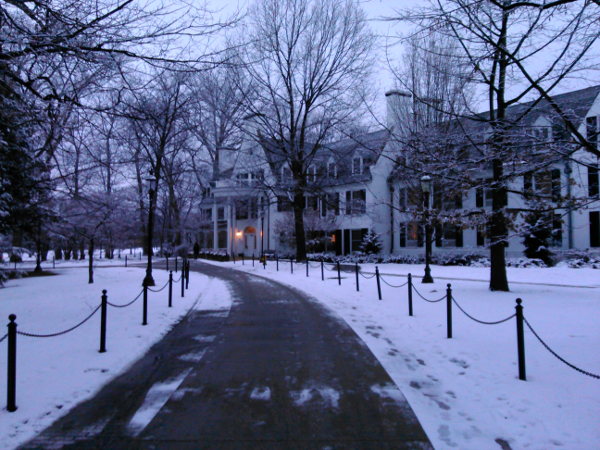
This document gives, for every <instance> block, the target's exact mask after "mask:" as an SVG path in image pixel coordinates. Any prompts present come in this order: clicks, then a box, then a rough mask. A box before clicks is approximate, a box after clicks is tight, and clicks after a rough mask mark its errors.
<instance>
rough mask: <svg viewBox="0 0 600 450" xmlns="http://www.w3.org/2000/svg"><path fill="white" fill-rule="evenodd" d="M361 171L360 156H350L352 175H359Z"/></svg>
mask: <svg viewBox="0 0 600 450" xmlns="http://www.w3.org/2000/svg"><path fill="white" fill-rule="evenodd" d="M361 173H362V158H360V157H358V158H352V175H360V174H361Z"/></svg>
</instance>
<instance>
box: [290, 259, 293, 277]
mask: <svg viewBox="0 0 600 450" xmlns="http://www.w3.org/2000/svg"><path fill="white" fill-rule="evenodd" d="M290 269H291V270H292V274H293V273H294V258H290Z"/></svg>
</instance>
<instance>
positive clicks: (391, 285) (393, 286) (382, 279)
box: [379, 274, 408, 288]
mask: <svg viewBox="0 0 600 450" xmlns="http://www.w3.org/2000/svg"><path fill="white" fill-rule="evenodd" d="M379 279H380V280H381V281H383V282H384V283H385V284H387V285H388V286H389V287H392V288H401V287H404V286H406V285H407V284H408V281H407V282H406V283H403V284H400V285H398V286H396V285H394V284H390V283H388V282H387V281H385V279H384V278H383V276H382V275H381V274H379Z"/></svg>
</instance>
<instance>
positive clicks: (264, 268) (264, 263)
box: [262, 252, 267, 270]
mask: <svg viewBox="0 0 600 450" xmlns="http://www.w3.org/2000/svg"><path fill="white" fill-rule="evenodd" d="M262 258H263V270H267V255H265V252H263V255H262Z"/></svg>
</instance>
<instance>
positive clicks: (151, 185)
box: [142, 170, 157, 286]
mask: <svg viewBox="0 0 600 450" xmlns="http://www.w3.org/2000/svg"><path fill="white" fill-rule="evenodd" d="M146 183H147V186H148V198H149V202H148V265H147V266H146V277H145V278H144V281H143V283H142V286H155V284H154V278H152V235H153V234H154V207H153V205H152V199H153V198H154V194H155V192H156V185H157V180H156V177H155V176H154V171H153V170H150V176H149V177H148V178H146Z"/></svg>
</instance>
